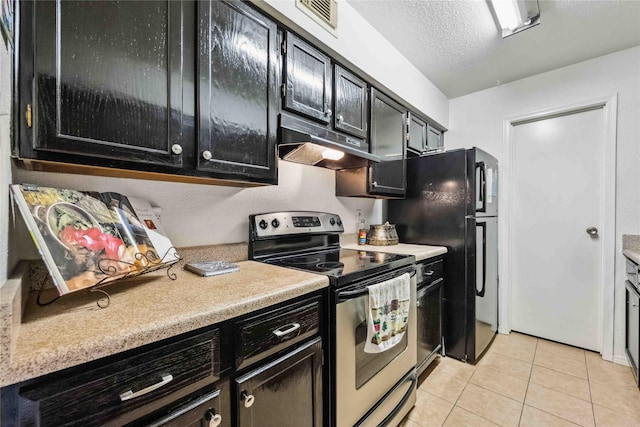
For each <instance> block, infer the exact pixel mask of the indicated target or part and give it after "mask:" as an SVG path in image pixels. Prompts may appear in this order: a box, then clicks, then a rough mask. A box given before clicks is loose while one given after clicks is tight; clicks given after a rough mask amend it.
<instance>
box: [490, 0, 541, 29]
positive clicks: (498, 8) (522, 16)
mask: <svg viewBox="0 0 640 427" xmlns="http://www.w3.org/2000/svg"><path fill="white" fill-rule="evenodd" d="M489 1H490V3H491V6H492V8H493V11H494V13H495V17H496V19H497V21H498V23H499V25H500V28H501V29H502V38H505V37H509V36H511V35H513V34H516V33H519V32H520V31H523V30H526V29H528V28H531V27H535V26H536V25H538V24H539V23H540V7H539V5H538V0H489Z"/></svg>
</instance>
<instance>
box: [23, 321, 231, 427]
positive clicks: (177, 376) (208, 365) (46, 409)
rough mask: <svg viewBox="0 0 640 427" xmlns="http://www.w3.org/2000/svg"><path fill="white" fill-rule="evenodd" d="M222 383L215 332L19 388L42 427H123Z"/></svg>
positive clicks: (25, 402) (29, 410)
mask: <svg viewBox="0 0 640 427" xmlns="http://www.w3.org/2000/svg"><path fill="white" fill-rule="evenodd" d="M219 377H220V333H219V330H217V329H216V330H213V331H209V332H207V333H204V334H201V335H198V336H195V337H192V338H188V339H185V340H182V341H178V342H176V343H173V344H169V345H167V346H165V347H162V348H159V349H155V350H151V351H148V352H146V353H143V354H140V355H137V356H132V357H129V358H127V359H125V360H121V361H119V362H114V363H112V364H109V365H107V366H105V367H101V368H100V367H99V368H96V369H93V370H90V371H85V372H83V373H80V374H78V375H66V376H64V377H62V378H60V377H58V379H56V380H52V381H48V382H45V383H41V384H37V385H34V386H29V387H26V388H23V389H22V390H21V391H20V400H21V404H22V405H24V406H25V407H26V408H25V409H27V408H28V412H30V413H32V414H35V418H36V419H37V420H38V423H37V425H40V426H61V425H65V426H75V425H78V426H97V425H123V424H125V423H128V422H130V421H133V420H135V419H137V418H140V417H141V416H144V415H146V414H148V413H150V412H152V411H155V410H157V409H160V408H162V407H164V406H166V405H167V404H169V403H171V402H174V401H176V400H177V399H181V398H183V397H185V396H188V395H190V394H191V393H193V392H194V391H196V390H198V389H200V388H202V387H203V386H206V385H208V384H212V383H213V382H215V381H216V380H218V379H219Z"/></svg>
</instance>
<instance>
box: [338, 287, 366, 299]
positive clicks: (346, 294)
mask: <svg viewBox="0 0 640 427" xmlns="http://www.w3.org/2000/svg"><path fill="white" fill-rule="evenodd" d="M368 293H369V288H367V287H364V288H362V289H356V290H355V291H342V292H338V301H340V302H341V301H344V300H348V299H353V298H358V297H361V296H363V295H366V294H368Z"/></svg>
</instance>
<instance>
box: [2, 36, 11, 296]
mask: <svg viewBox="0 0 640 427" xmlns="http://www.w3.org/2000/svg"><path fill="white" fill-rule="evenodd" d="M10 74H11V55H10V54H9V52H8V51H7V50H6V49H5V48H4V45H3V44H0V285H2V284H3V283H4V282H5V281H6V280H7V276H8V274H9V271H10V270H11V269H12V268H13V265H14V263H13V262H11V263H10V262H9V256H10V254H9V222H8V221H7V220H6V218H9V203H8V201H9V183H11V160H10V158H9V153H10V150H11V135H10V130H9V128H10V123H11V121H10V113H11V79H10V78H9V77H8V76H9V75H10Z"/></svg>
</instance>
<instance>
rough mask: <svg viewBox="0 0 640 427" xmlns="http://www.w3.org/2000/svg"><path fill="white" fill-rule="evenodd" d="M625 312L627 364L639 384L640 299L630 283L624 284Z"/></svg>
mask: <svg viewBox="0 0 640 427" xmlns="http://www.w3.org/2000/svg"><path fill="white" fill-rule="evenodd" d="M626 295H627V298H626V300H627V311H626V321H627V322H626V323H627V328H626V340H625V341H626V346H625V347H626V350H627V357H628V359H629V364H630V365H631V369H632V371H633V373H634V375H635V377H636V382H638V383H640V381H639V377H638V362H640V307H639V306H640V298H639V297H638V293H637V291H636V290H635V288H634V286H633V285H632V284H631V282H629V281H627V283H626Z"/></svg>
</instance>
